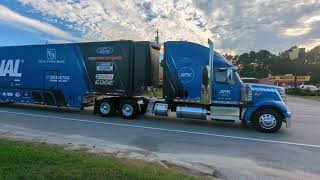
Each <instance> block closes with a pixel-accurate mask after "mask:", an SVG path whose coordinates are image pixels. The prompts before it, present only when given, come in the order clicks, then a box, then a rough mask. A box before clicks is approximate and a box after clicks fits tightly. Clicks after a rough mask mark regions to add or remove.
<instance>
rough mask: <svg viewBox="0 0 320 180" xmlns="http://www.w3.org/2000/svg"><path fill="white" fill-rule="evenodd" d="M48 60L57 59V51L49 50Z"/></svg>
mask: <svg viewBox="0 0 320 180" xmlns="http://www.w3.org/2000/svg"><path fill="white" fill-rule="evenodd" d="M47 59H49V60H55V59H57V52H56V50H55V49H47Z"/></svg>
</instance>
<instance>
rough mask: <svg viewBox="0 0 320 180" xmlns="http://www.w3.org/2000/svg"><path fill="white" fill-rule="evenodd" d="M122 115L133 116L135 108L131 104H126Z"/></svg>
mask: <svg viewBox="0 0 320 180" xmlns="http://www.w3.org/2000/svg"><path fill="white" fill-rule="evenodd" d="M122 114H123V115H125V116H131V115H132V114H133V107H132V106H131V105H130V104H124V105H123V106H122Z"/></svg>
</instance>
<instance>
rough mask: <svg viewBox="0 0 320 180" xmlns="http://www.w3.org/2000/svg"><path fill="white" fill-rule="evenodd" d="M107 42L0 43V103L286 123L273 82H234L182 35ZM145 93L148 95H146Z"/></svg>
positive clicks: (271, 127)
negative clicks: (165, 39) (170, 38)
mask: <svg viewBox="0 0 320 180" xmlns="http://www.w3.org/2000/svg"><path fill="white" fill-rule="evenodd" d="M160 49H161V46H159V45H158V44H155V43H152V42H135V41H124V40H121V41H110V42H89V43H69V44H46V45H30V46H15V47H0V102H4V103H6V102H17V103H30V104H43V105H52V106H57V107H73V108H85V107H88V106H94V112H95V113H99V114H100V115H101V116H103V117H111V116H113V115H114V114H115V113H116V112H118V111H119V112H120V113H121V115H122V117H123V118H125V119H133V118H135V117H136V116H137V115H139V114H144V113H147V114H151V115H156V116H168V112H175V113H176V116H177V117H178V118H193V119H203V120H206V119H208V118H209V119H211V120H217V121H231V122H233V121H242V122H243V123H251V124H253V126H254V127H255V128H256V129H257V130H258V131H261V132H267V133H271V132H276V131H278V130H279V129H280V128H281V126H282V123H283V122H285V123H286V125H287V127H290V125H291V121H290V117H291V113H290V111H289V110H288V107H287V101H286V97H285V91H284V89H283V88H281V87H277V86H266V85H259V84H246V83H242V81H241V79H240V77H239V75H238V73H237V70H236V68H235V67H234V66H232V64H230V63H229V62H228V61H227V60H226V59H225V58H224V57H223V56H221V55H220V54H219V53H217V52H215V51H214V49H213V43H212V42H211V41H210V40H209V48H208V47H205V46H202V45H199V44H195V43H191V42H185V41H169V42H165V43H164V57H163V61H162V62H161V66H162V67H163V76H164V77H163V86H161V88H162V89H161V90H160V91H162V92H163V96H162V97H161V98H150V94H151V93H152V92H154V90H155V89H156V88H159V87H160V86H159V58H160ZM147 95H148V96H147Z"/></svg>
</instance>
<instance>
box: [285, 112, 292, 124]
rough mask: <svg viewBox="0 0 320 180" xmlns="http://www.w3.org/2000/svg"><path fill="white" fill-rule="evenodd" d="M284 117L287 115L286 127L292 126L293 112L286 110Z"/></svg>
mask: <svg viewBox="0 0 320 180" xmlns="http://www.w3.org/2000/svg"><path fill="white" fill-rule="evenodd" d="M284 117H285V122H286V124H287V125H286V127H287V128H291V125H292V119H291V112H290V111H287V112H285V114H284Z"/></svg>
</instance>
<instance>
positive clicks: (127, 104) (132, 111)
mask: <svg viewBox="0 0 320 180" xmlns="http://www.w3.org/2000/svg"><path fill="white" fill-rule="evenodd" d="M120 108H121V109H120V111H121V115H122V117H123V119H134V118H135V117H136V115H137V113H138V104H137V102H136V101H135V100H125V101H122V102H121V103H120Z"/></svg>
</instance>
